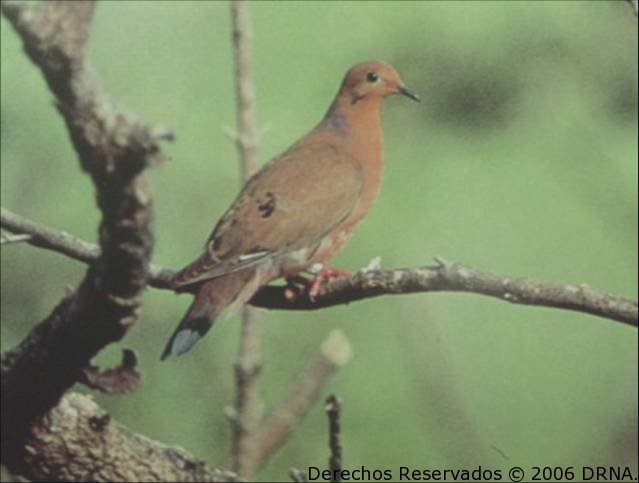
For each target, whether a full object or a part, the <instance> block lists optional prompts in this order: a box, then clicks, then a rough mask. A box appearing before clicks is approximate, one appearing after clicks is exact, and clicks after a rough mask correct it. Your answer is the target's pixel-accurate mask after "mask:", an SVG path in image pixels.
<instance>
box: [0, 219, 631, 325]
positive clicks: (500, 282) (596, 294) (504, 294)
mask: <svg viewBox="0 0 639 483" xmlns="http://www.w3.org/2000/svg"><path fill="white" fill-rule="evenodd" d="M9 215H10V216H9ZM1 225H2V228H5V229H6V230H8V231H12V232H15V233H27V234H33V235H34V237H35V238H42V240H35V238H34V240H35V241H34V240H30V241H27V243H32V244H34V245H37V246H42V247H45V248H48V249H50V250H54V251H57V252H60V253H63V254H66V255H67V256H70V257H71V258H75V259H76V260H81V261H85V262H87V263H91V262H92V261H94V260H96V259H97V257H98V254H99V249H98V247H97V246H95V245H92V244H91V243H88V242H86V241H82V240H79V239H78V238H76V237H73V239H75V240H79V243H77V244H76V243H75V242H72V241H70V240H68V239H65V240H64V242H62V241H60V237H59V233H60V232H58V231H57V230H54V229H52V228H48V227H44V226H42V225H40V224H38V223H35V222H33V221H29V220H27V219H26V218H24V217H22V216H19V215H16V214H14V213H11V212H10V211H8V210H6V209H2V220H1ZM173 273H174V272H173V270H171V269H168V268H163V267H159V266H157V265H150V266H149V279H148V283H149V285H151V286H152V287H155V288H162V289H170V284H169V280H170V279H171V276H172V274H173ZM425 292H469V293H475V294H479V295H487V296H489V297H494V298H498V299H500V300H504V301H506V302H510V303H514V304H524V305H534V306H539V307H552V308H558V309H567V310H574V311H577V312H583V313H588V314H592V315H596V316H599V317H604V318H607V319H611V320H617V321H619V322H622V323H624V324H627V325H630V326H633V327H637V326H638V318H639V310H638V307H637V302H635V301H634V300H630V299H628V298H625V297H620V296H618V295H612V294H608V293H605V292H602V291H600V290H597V289H595V288H592V287H590V286H588V285H585V284H558V283H548V282H541V281H538V280H533V279H530V278H524V277H515V276H512V275H500V274H496V273H491V272H485V271H482V270H477V269H476V268H472V267H469V266H467V265H462V264H460V263H456V262H451V263H449V262H444V261H443V260H440V261H439V263H437V264H436V265H434V266H425V267H416V268H397V269H393V270H367V271H362V272H358V273H356V274H354V275H353V276H352V277H348V278H337V279H332V280H330V281H329V282H327V283H326V285H325V286H324V287H323V290H322V292H321V293H320V294H319V295H317V297H316V298H315V300H314V301H311V300H310V299H309V298H308V296H307V294H305V293H301V294H299V296H298V297H297V298H295V299H291V298H290V296H288V295H287V293H286V292H285V290H284V288H283V287H279V286H272V285H269V286H266V287H263V288H262V289H261V290H260V291H259V292H258V293H257V294H256V295H255V296H254V297H253V299H252V300H251V302H250V303H251V304H252V305H253V306H256V307H262V308H266V309H280V310H315V309H322V308H325V307H332V306H334V305H341V304H347V303H350V302H355V301H357V300H364V299H367V298H371V297H379V296H381V295H397V294H406V293H425Z"/></svg>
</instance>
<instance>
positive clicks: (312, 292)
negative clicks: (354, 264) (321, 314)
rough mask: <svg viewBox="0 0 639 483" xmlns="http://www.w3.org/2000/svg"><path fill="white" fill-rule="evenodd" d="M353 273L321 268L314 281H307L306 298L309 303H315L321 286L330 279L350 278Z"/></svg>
mask: <svg viewBox="0 0 639 483" xmlns="http://www.w3.org/2000/svg"><path fill="white" fill-rule="evenodd" d="M351 275H353V272H351V271H349V270H343V269H341V268H332V267H322V269H321V270H320V271H319V273H318V274H317V275H316V276H315V278H314V279H312V280H309V282H310V283H309V286H308V298H309V300H310V301H311V302H315V300H316V299H317V296H318V295H319V294H320V292H321V291H322V288H323V285H325V284H326V282H328V281H329V280H330V279H331V278H339V277H350V276H351Z"/></svg>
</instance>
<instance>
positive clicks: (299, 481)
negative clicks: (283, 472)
mask: <svg viewBox="0 0 639 483" xmlns="http://www.w3.org/2000/svg"><path fill="white" fill-rule="evenodd" d="M288 476H290V477H291V480H293V481H294V482H295V483H308V475H307V474H306V473H305V472H304V471H302V470H300V469H299V468H291V469H290V470H288Z"/></svg>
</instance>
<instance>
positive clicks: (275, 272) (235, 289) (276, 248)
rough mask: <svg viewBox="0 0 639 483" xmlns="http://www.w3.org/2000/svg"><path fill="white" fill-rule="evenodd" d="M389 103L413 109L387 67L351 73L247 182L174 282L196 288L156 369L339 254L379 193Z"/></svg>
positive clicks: (366, 65)
mask: <svg viewBox="0 0 639 483" xmlns="http://www.w3.org/2000/svg"><path fill="white" fill-rule="evenodd" d="M394 93H400V94H403V95H406V96H408V97H410V98H412V99H414V100H419V98H418V97H417V96H416V95H415V94H413V93H411V92H410V91H408V90H407V89H406V87H404V84H403V82H402V80H401V78H400V76H399V74H398V73H397V72H396V71H395V69H393V68H392V67H391V66H390V65H388V64H385V63H384V62H378V61H376V62H365V63H361V64H358V65H356V66H354V67H352V68H351V69H350V70H349V71H348V72H347V73H346V76H345V78H344V81H343V82H342V85H341V87H340V90H339V92H338V94H337V97H336V98H335V100H334V101H333V103H332V104H331V106H330V108H329V110H328V112H327V113H326V115H325V116H324V118H323V119H322V121H321V122H320V123H319V124H318V125H317V126H316V127H315V128H314V129H313V130H312V131H310V132H309V133H308V134H307V135H305V136H304V137H303V138H302V139H300V140H299V141H298V142H296V143H295V144H293V146H291V147H290V148H289V149H288V150H286V151H285V152H284V153H282V154H281V155H279V156H277V157H276V158H274V159H272V160H271V161H270V162H269V163H267V164H266V165H265V166H264V167H263V168H262V169H261V170H260V171H259V172H258V173H256V174H255V175H254V176H253V177H252V178H251V179H249V180H248V181H247V183H246V185H245V186H244V188H243V189H242V191H241V192H240V194H239V195H238V196H237V198H236V199H235V201H234V202H233V204H232V205H231V207H230V208H229V209H228V211H227V212H226V213H225V214H224V216H223V217H222V218H221V219H220V221H219V222H218V223H217V225H216V226H215V228H214V230H213V233H212V234H211V236H210V237H209V239H208V241H207V243H206V246H205V250H204V253H203V254H202V255H201V256H200V257H199V258H198V259H196V260H195V261H194V262H192V263H191V264H189V265H188V266H186V267H185V268H184V269H182V270H180V271H179V272H178V273H176V274H175V275H174V277H173V279H172V285H173V287H174V288H175V289H176V290H180V288H184V287H186V286H188V285H193V284H198V285H200V288H199V291H198V293H197V294H196V296H195V299H194V301H193V303H192V305H191V307H190V308H189V310H188V312H187V313H186V315H185V316H184V318H183V319H182V321H181V322H180V324H179V326H178V328H177V329H176V331H175V333H174V334H173V336H172V337H171V339H170V340H169V342H168V344H167V346H166V349H165V350H164V353H163V355H162V358H163V359H164V358H165V357H167V356H169V355H179V354H182V353H184V352H186V351H188V350H189V349H190V348H191V347H192V346H193V344H195V342H197V340H198V339H199V338H200V337H202V336H203V335H204V334H205V333H206V332H207V331H208V329H209V328H210V327H211V325H212V324H213V321H214V320H215V318H216V317H217V316H218V315H219V313H220V312H221V311H222V310H223V309H225V308H231V309H235V308H237V307H239V306H240V305H242V304H244V303H246V302H247V301H248V300H249V299H250V298H251V297H252V296H253V295H254V294H255V292H256V291H257V290H259V288H260V287H262V286H263V285H265V284H267V283H268V282H270V281H271V280H273V279H275V278H278V277H286V278H290V277H293V276H295V275H297V274H298V273H300V272H303V271H305V270H307V269H308V268H309V267H310V266H311V265H313V264H315V263H324V262H327V261H328V260H329V259H331V258H332V257H333V256H334V255H335V254H336V253H337V252H338V251H339V250H340V249H342V248H343V247H344V245H345V244H346V242H347V241H348V239H349V237H350V235H351V233H352V231H353V229H354V228H355V226H356V225H357V224H358V223H359V222H360V221H361V220H362V218H363V217H364V216H365V215H366V214H367V213H368V211H369V210H370V208H371V206H372V204H373V201H374V200H375V197H376V195H377V192H378V191H379V185H380V182H381V175H382V129H381V122H380V117H379V107H380V104H381V101H382V100H383V98H384V97H386V96H387V95H390V94H394Z"/></svg>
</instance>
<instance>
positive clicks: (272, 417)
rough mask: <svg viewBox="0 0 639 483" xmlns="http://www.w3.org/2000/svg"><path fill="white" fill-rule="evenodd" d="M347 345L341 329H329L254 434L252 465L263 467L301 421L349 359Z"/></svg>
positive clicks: (350, 355) (349, 354)
mask: <svg viewBox="0 0 639 483" xmlns="http://www.w3.org/2000/svg"><path fill="white" fill-rule="evenodd" d="M352 354H353V352H352V349H351V345H350V342H349V341H348V339H347V338H346V336H345V335H344V333H343V332H342V331H341V330H337V329H336V330H333V331H331V333H330V334H329V336H328V337H327V339H326V340H325V341H324V342H323V343H322V347H321V351H320V354H319V355H318V356H317V357H316V358H315V359H314V360H313V361H311V362H310V363H309V364H308V366H307V367H306V369H304V370H303V371H302V372H300V374H299V375H298V376H297V378H296V380H295V382H294V383H293V384H292V385H291V387H290V389H289V391H288V395H287V396H286V397H285V398H284V399H283V400H282V401H281V402H280V403H279V404H277V405H276V406H275V407H274V408H273V410H272V411H271V412H270V413H269V415H268V416H267V417H266V419H265V420H264V422H263V423H262V426H261V427H260V431H259V433H258V444H257V452H256V466H257V467H260V466H262V465H263V464H265V463H266V462H267V461H268V460H269V459H270V457H271V456H272V455H273V453H275V451H277V450H278V449H279V448H280V447H281V446H282V445H283V444H284V443H285V442H286V440H287V439H288V437H289V436H290V434H291V432H292V431H293V430H294V429H295V427H296V426H297V425H298V424H299V422H300V421H301V420H302V418H304V416H305V415H306V413H307V412H308V410H309V409H310V408H311V406H312V405H313V403H314V402H315V401H317V399H318V397H319V394H320V391H321V389H322V388H323V387H324V386H325V385H326V383H327V382H328V380H329V379H330V378H331V377H332V376H333V375H334V374H335V372H336V371H337V370H338V369H339V368H340V367H342V366H343V365H345V364H347V363H348V362H349V361H350V360H351V358H352Z"/></svg>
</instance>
